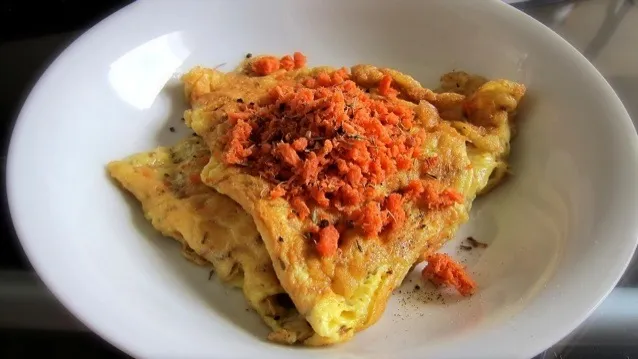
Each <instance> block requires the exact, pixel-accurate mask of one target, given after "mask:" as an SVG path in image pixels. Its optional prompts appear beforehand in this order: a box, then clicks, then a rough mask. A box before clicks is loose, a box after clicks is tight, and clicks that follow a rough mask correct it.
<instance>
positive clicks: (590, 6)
mask: <svg viewBox="0 0 638 359" xmlns="http://www.w3.org/2000/svg"><path fill="white" fill-rule="evenodd" d="M450 1H459V0H450ZM476 1H482V0H476ZM131 2H133V1H132V0H99V1H80V0H49V1H47V2H42V3H38V4H37V5H36V4H34V2H32V1H18V0H3V1H0V29H1V30H0V79H1V80H2V85H3V86H0V146H1V150H2V152H1V170H2V174H1V176H0V182H1V184H2V188H3V190H4V188H5V184H4V180H5V174H4V171H5V161H6V153H7V147H8V143H9V138H10V134H11V130H12V127H13V123H14V121H15V118H16V116H17V112H18V111H19V109H20V106H21V104H22V102H23V101H24V99H25V97H26V96H27V95H28V92H29V90H30V89H31V87H32V86H33V84H34V83H35V81H36V80H37V79H38V77H39V76H40V75H41V73H42V72H43V71H44V70H45V69H46V66H47V65H48V64H49V63H50V62H51V61H52V60H53V59H55V57H56V56H57V55H58V54H59V53H60V52H61V51H62V50H64V48H66V46H68V45H69V44H70V43H71V42H72V41H73V40H74V39H75V38H77V37H78V36H80V35H81V34H82V33H83V32H84V31H86V30H87V29H88V28H90V27H91V26H92V25H94V24H95V23H96V22H98V21H99V20H101V19H103V18H104V17H106V16H108V15H110V14H111V13H113V12H114V11H117V10H118V9H120V8H122V7H124V6H126V5H127V4H129V3H131ZM505 2H508V3H510V4H511V5H512V6H515V7H517V8H519V9H521V10H522V11H524V12H526V13H527V14H529V15H530V16H532V17H534V18H536V19H537V20H539V21H540V22H542V23H544V24H545V25H547V26H548V27H550V28H552V29H553V30H554V31H556V32H557V33H558V34H560V35H561V36H563V38H565V39H566V40H567V41H569V42H570V43H571V44H572V45H573V46H574V47H576V48H577V49H578V50H579V51H581V52H582V53H583V54H584V55H585V56H586V57H587V58H588V59H589V60H590V61H591V62H592V63H593V64H594V65H595V66H596V67H597V68H598V69H599V71H600V72H601V73H602V74H603V75H604V76H605V77H606V79H607V80H608V81H609V83H610V84H611V85H612V87H613V88H614V89H615V90H616V92H617V94H618V96H619V97H620V99H621V100H622V101H623V103H624V104H625V107H626V108H627V110H628V111H629V114H630V115H631V116H632V119H634V123H636V122H637V121H638V5H637V4H636V2H637V1H636V0H508V1H505ZM610 120H611V119H610ZM1 208H2V212H1V213H0V237H1V238H2V240H1V241H0V358H21V357H24V356H27V355H33V354H36V352H37V353H42V352H46V353H47V356H49V357H53V358H56V357H69V356H73V355H79V356H80V355H83V356H88V357H98V358H100V357H105V358H113V357H116V358H117V357H122V358H126V357H127V356H126V355H125V354H124V353H122V352H120V351H119V350H118V349H116V348H113V347H112V346H111V345H110V344H108V343H106V342H104V341H103V340H101V339H100V338H99V337H97V336H96V335H94V334H92V333H91V332H90V331H89V330H88V329H87V328H86V327H85V326H84V325H82V324H81V323H80V322H79V321H77V320H76V319H75V318H74V317H73V316H72V315H70V314H69V313H68V312H67V311H66V310H65V309H64V308H63V307H62V306H61V305H60V304H59V303H58V302H57V300H56V299H55V298H54V297H53V296H52V295H51V294H50V293H49V291H48V290H47V289H46V288H45V287H44V286H43V285H42V283H41V282H40V281H39V280H38V277H37V275H36V274H35V273H34V272H33V270H32V269H31V267H30V265H29V263H28V261H27V260H26V258H25V257H24V255H23V253H22V250H21V249H20V245H19V243H18V240H17V238H16V237H15V233H14V231H13V226H12V225H11V219H10V216H9V212H8V209H7V204H6V196H4V197H3V201H2V207H1ZM591 285H596V283H592V284H591ZM536 358H539V359H540V358H543V359H544V358H561V359H565V358H603V359H605V358H620V359H627V358H638V263H637V261H636V259H635V258H634V261H633V262H632V264H631V265H630V268H629V269H628V270H627V272H626V274H625V276H624V277H623V278H622V279H621V281H620V283H619V285H618V287H617V288H616V289H615V290H614V291H613V292H612V293H611V295H610V296H609V297H608V298H607V299H606V300H605V301H604V302H603V303H602V304H601V306H600V307H599V308H598V309H597V310H596V311H595V312H594V313H593V315H592V316H591V317H590V318H589V319H588V320H587V321H586V322H585V323H584V324H583V325H581V327H579V328H578V329H577V330H576V331H575V332H573V333H572V334H570V335H569V336H568V337H567V338H565V339H564V340H563V341H561V342H560V343H558V344H556V345H555V346H554V347H552V348H549V349H548V350H547V351H545V352H543V353H540V354H539V355H538V356H537V357H536Z"/></svg>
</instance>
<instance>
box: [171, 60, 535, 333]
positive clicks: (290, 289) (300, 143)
mask: <svg viewBox="0 0 638 359" xmlns="http://www.w3.org/2000/svg"><path fill="white" fill-rule="evenodd" d="M304 63H305V59H304V58H303V56H302V55H300V54H295V56H294V57H291V56H287V57H284V58H282V59H277V58H274V57H272V56H263V57H255V58H252V59H250V60H248V61H246V62H245V63H244V64H243V65H242V66H240V68H239V69H238V70H236V71H234V72H230V73H223V72H221V71H217V70H213V69H205V68H199V67H198V68H195V69H193V70H191V71H190V72H189V73H187V74H186V75H185V76H184V77H183V81H184V84H185V92H186V96H187V98H188V100H189V102H190V105H191V108H190V109H189V110H187V111H186V112H185V114H184V118H185V120H186V124H187V125H188V126H189V127H191V128H192V129H193V130H194V131H195V133H196V134H197V135H198V136H200V137H201V138H202V139H203V141H204V142H205V143H206V146H207V148H208V150H209V151H210V154H211V155H210V158H209V159H208V163H207V164H206V165H205V167H204V168H203V170H202V171H201V177H200V179H201V181H202V182H203V183H204V184H205V185H206V186H208V187H210V188H213V189H215V190H216V191H218V192H219V193H221V194H224V195H226V196H228V197H229V198H231V199H232V200H234V201H235V202H236V203H238V204H239V205H240V206H241V208H242V209H243V210H244V211H245V212H246V213H247V214H248V215H249V217H250V218H252V220H253V221H254V224H255V226H256V229H257V231H258V233H259V234H260V235H261V238H262V240H263V244H264V247H260V248H263V250H265V251H266V252H267V253H268V256H269V259H270V263H269V265H271V268H272V269H273V270H274V273H275V274H276V277H277V279H278V280H279V283H280V285H281V288H283V291H285V293H287V294H288V295H289V297H290V299H292V302H293V303H294V307H295V308H296V310H297V311H298V313H299V314H300V316H301V317H303V318H305V320H306V321H307V322H308V323H309V325H310V326H311V327H312V332H313V334H312V335H311V336H308V337H307V338H305V339H304V340H300V341H303V343H304V344H306V345H325V344H331V343H338V342H343V341H346V340H348V339H350V338H352V336H353V335H354V334H355V333H356V332H357V331H360V330H363V329H365V328H366V327H368V326H370V325H372V324H373V323H374V322H376V321H377V320H378V319H379V317H380V316H381V314H382V313H383V311H384V308H385V306H386V303H387V301H388V298H389V296H390V294H391V293H392V291H393V290H394V289H395V288H396V287H397V286H398V285H399V284H400V283H401V281H402V280H403V278H404V277H405V276H406V274H407V273H408V271H409V270H410V268H411V267H412V266H413V265H414V264H415V263H417V262H419V261H421V260H422V259H423V258H425V257H424V254H426V255H427V254H428V253H432V252H434V251H436V250H437V249H438V248H440V246H441V245H442V244H443V243H444V242H445V241H446V240H447V239H449V238H451V237H452V236H453V234H454V232H455V231H456V229H457V228H458V226H459V225H460V224H462V223H463V222H465V221H466V220H467V219H468V212H469V210H470V207H471V203H472V201H473V200H474V199H475V197H476V196H477V195H478V194H479V193H482V192H486V191H487V190H488V189H490V188H491V187H493V185H495V184H496V183H498V182H499V181H500V179H502V178H503V176H504V174H505V173H506V170H507V165H506V160H507V156H508V154H509V142H510V138H511V133H512V129H513V123H514V122H513V119H514V115H515V112H516V108H517V106H518V103H519V102H520V100H521V98H522V97H523V95H524V93H525V87H524V86H523V85H520V84H517V83H514V82H511V81H507V80H495V81H486V80H485V79H482V78H480V77H475V76H469V75H467V74H465V73H461V72H454V73H450V74H446V75H444V76H443V77H442V84H441V88H440V89H439V90H438V91H437V92H434V91H431V90H429V89H426V88H423V87H422V86H421V85H420V84H419V83H418V82H417V81H415V80H414V79H413V78H411V77H409V76H407V75H404V74H402V73H400V72H397V71H395V70H391V69H383V68H376V67H374V66H371V65H358V66H354V67H353V68H351V69H350V70H348V69H332V68H327V67H322V68H313V69H309V68H306V67H305V66H304ZM209 195H211V194H209ZM221 213H223V212H213V211H211V212H210V213H209V215H210V218H209V219H208V220H214V218H215V217H216V216H220V214H221ZM189 215H190V214H189ZM254 238H256V234H255V236H254ZM254 238H253V240H254ZM238 240H240V239H238ZM241 240H243V241H246V240H248V239H247V238H243V239H241ZM255 242H256V240H255ZM260 256H261V254H260ZM260 258H261V257H260ZM264 262H265V261H264ZM245 275H247V273H245ZM244 289H245V292H246V287H244ZM276 291H277V292H278V293H280V292H279V289H277V290H276ZM246 295H247V296H250V295H251V294H250V293H248V292H246Z"/></svg>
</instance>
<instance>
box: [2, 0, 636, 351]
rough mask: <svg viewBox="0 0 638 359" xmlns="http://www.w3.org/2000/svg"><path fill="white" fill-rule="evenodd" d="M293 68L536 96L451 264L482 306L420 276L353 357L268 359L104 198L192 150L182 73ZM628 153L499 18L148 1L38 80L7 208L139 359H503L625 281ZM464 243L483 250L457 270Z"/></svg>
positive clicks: (543, 338) (591, 95)
mask: <svg viewBox="0 0 638 359" xmlns="http://www.w3.org/2000/svg"><path fill="white" fill-rule="evenodd" d="M281 9H285V11H282V10H281ZM297 50H299V51H303V52H304V53H306V55H308V57H309V60H310V64H311V65H323V64H328V65H336V66H342V65H345V66H350V65H353V64H356V63H371V64H375V65H379V66H387V67H393V68H396V69H398V70H400V71H403V72H405V73H408V74H411V75H413V76H414V77H415V78H417V79H418V80H420V81H421V82H422V83H423V84H425V85H429V86H435V85H436V84H437V80H438V77H439V75H441V74H442V73H444V72H447V71H450V70H453V69H462V70H465V71H468V72H474V73H478V74H482V75H484V76H487V77H490V78H507V79H512V80H516V81H520V82H522V83H524V84H525V85H526V86H527V87H528V95H527V96H526V98H525V100H524V102H523V104H522V108H521V110H520V114H519V116H518V120H517V121H518V124H519V131H518V136H517V137H516V139H515V140H514V142H513V145H512V148H513V151H512V157H511V164H512V170H513V173H514V175H513V176H512V177H511V178H510V179H509V181H508V182H506V183H505V184H504V185H503V186H502V187H500V188H499V189H498V190H496V191H494V192H493V193H491V194H489V196H486V197H485V198H482V199H480V200H479V201H477V203H476V205H475V207H474V208H473V210H472V214H471V217H472V219H471V221H470V222H469V223H467V224H466V225H465V226H463V228H462V230H461V231H460V233H458V235H457V238H456V239H455V240H453V241H452V242H450V244H449V245H448V246H447V247H446V250H447V251H449V252H451V253H454V254H455V255H456V256H458V257H460V258H462V260H463V261H464V262H465V263H466V264H467V265H468V266H469V268H470V270H471V272H472V273H474V276H475V278H476V280H477V282H478V284H479V286H480V291H479V293H478V294H477V295H475V296H473V297H472V298H469V299H463V300H458V299H455V297H454V296H451V295H448V294H446V293H443V295H442V296H440V297H439V296H437V295H436V294H432V293H433V291H432V288H430V287H428V286H427V285H425V288H424V289H423V288H422V289H421V290H419V291H415V290H414V287H415V285H416V284H419V285H420V286H421V287H423V286H424V285H423V283H421V282H420V281H419V279H418V274H417V273H413V274H412V275H411V276H410V277H409V279H408V280H407V281H406V282H405V283H404V286H403V287H402V288H401V289H400V290H398V291H397V293H396V294H395V296H394V297H393V299H392V301H391V303H390V304H389V306H388V308H387V310H386V313H385V314H384V316H383V318H382V319H381V320H380V321H379V323H378V324H377V325H375V326H373V327H371V328H370V329H368V330H366V331H365V332H362V333H360V335H358V336H357V337H356V338H355V339H354V340H353V341H352V342H349V343H346V344H344V345H340V346H336V347H332V348H327V349H321V350H310V349H294V350H291V349H290V348H283V347H279V346H275V345H272V344H270V343H267V342H265V341H264V339H263V338H264V336H265V333H266V329H265V327H264V326H263V325H262V324H261V323H260V321H259V319H258V318H257V316H256V315H255V314H254V313H249V312H247V310H246V309H247V305H246V303H245V301H244V300H243V298H241V295H240V293H239V292H238V291H236V290H232V289H227V288H226V287H224V286H222V285H221V284H220V283H218V281H217V280H215V279H213V280H209V279H208V272H207V270H205V269H203V268H198V267H195V266H194V265H192V264H190V263H188V262H186V261H185V260H184V259H183V257H182V256H181V255H180V253H179V250H178V246H177V244H175V243H173V241H171V240H168V239H164V238H161V237H160V236H159V235H158V234H157V233H155V231H154V230H153V229H152V227H151V226H150V224H148V223H147V222H146V220H145V219H144V218H143V215H142V212H141V209H140V208H139V206H138V204H137V203H136V201H135V200H134V199H132V198H131V197H130V196H126V195H124V194H123V192H122V191H120V190H119V189H118V188H117V187H116V186H115V184H114V183H113V182H112V181H111V180H109V178H108V177H107V175H106V172H105V168H104V166H105V164H106V163H107V162H108V161H110V160H113V159H118V158H121V157H124V156H127V155H129V154H131V153H134V152H138V151H145V150H149V149H151V148H153V147H155V146H157V145H170V144H172V143H174V142H176V141H178V140H179V139H180V138H182V137H184V136H186V135H188V134H190V131H188V130H187V129H186V128H185V127H184V125H183V123H182V122H181V117H182V115H181V114H182V111H183V110H184V108H185V105H184V103H183V95H182V88H181V86H180V84H179V81H178V80H177V79H178V77H179V74H180V73H183V72H185V71H187V70H188V69H189V68H191V67H192V66H195V65H204V66H217V65H221V66H222V68H224V69H232V68H233V67H234V66H235V65H236V64H237V63H238V62H239V61H240V60H241V59H242V57H243V56H244V55H245V54H246V53H248V52H251V53H254V54H257V53H275V54H280V53H290V52H292V51H297ZM169 127H175V128H176V129H177V131H176V132H171V131H169ZM637 153H638V151H637V148H636V134H635V132H634V130H633V127H632V126H631V123H630V121H629V118H628V116H627V114H626V111H625V110H624V108H623V107H622V105H621V104H620V102H619V101H618V99H617V98H616V96H615V95H614V93H613V91H612V90H611V88H610V87H609V86H608V85H607V84H606V82H605V81H604V80H603V79H602V78H601V77H600V75H599V74H598V73H597V72H596V71H595V70H594V69H593V67H592V66H591V65H590V64H589V63H588V62H587V61H586V60H584V58H582V56H580V55H579V54H578V53H577V52H576V51H575V50H574V49H573V48H571V47H570V46H569V45H567V44H566V43H565V42H564V41H563V40H561V39H560V38H558V36H557V35H555V34H553V33H551V32H550V31H549V30H548V29H546V28H544V27H543V26H542V25H540V24H538V23H536V22H535V21H533V20H531V19H530V18H528V17H526V16H525V15H523V14H521V13H518V12H517V11H515V10H513V9H510V8H509V7H507V6H506V5H503V4H501V3H499V2H497V1H485V2H483V1H481V2H474V1H442V0H441V1H420V2H417V1H408V0H405V1H394V2H387V1H381V0H379V1H367V0H366V1H364V0H354V1H348V2H339V1H337V0H334V1H333V0H330V1H321V2H295V1H292V0H290V1H285V0H281V1H275V2H272V1H269V2H258V1H252V2H248V1H235V2H232V3H231V2H221V1H220V2H203V1H201V2H200V1H185V2H170V1H157V2H153V5H149V4H148V3H144V2H141V3H136V4H134V5H132V6H130V7H129V8H127V9H125V10H124V11H121V12H119V13H117V14H116V15H114V16H113V17H112V18H110V19H108V20H106V21H104V22H103V23H101V24H99V25H98V26H96V27H95V28H94V29H92V30H91V31H89V33H87V34H86V35H84V36H83V37H82V38H81V39H80V40H78V41H77V42H76V43H75V44H73V45H72V46H71V47H70V48H69V49H68V50H67V51H66V52H65V53H63V54H62V55H61V56H60V58H59V59H58V60H57V61H56V62H55V63H54V64H53V65H52V66H51V67H50V69H49V70H48V71H47V72H46V73H45V75H44V76H43V77H42V79H41V80H40V82H39V83H38V84H37V85H36V87H35V89H34V90H33V92H32V94H31V95H30V97H29V99H28V100H27V102H26V103H25V106H24V108H23V111H22V112H21V114H20V117H19V120H18V123H17V125H16V129H15V132H14V136H13V138H12V142H11V148H10V157H9V164H8V191H9V200H10V206H11V213H12V217H13V219H14V222H15V225H16V229H17V231H18V234H19V236H20V238H21V241H22V244H23V246H24V248H25V251H26V253H27V255H28V256H29V258H30V260H31V261H32V263H33V265H34V267H35V268H36V270H38V272H39V274H40V275H41V276H42V278H43V279H44V281H45V282H46V283H47V284H48V285H49V287H50V288H51V289H52V290H53V291H54V293H55V294H56V295H57V296H58V297H59V298H60V299H61V300H62V302H63V303H64V304H65V305H67V306H68V307H69V308H70V309H71V310H72V311H73V312H74V314H76V315H77V316H78V317H79V318H80V319H82V320H83V321H84V322H85V323H87V324H89V325H90V326H91V327H92V328H93V329H94V330H96V331H97V332H98V333H99V334H101V335H103V336H105V337H106V338H107V339H109V340H111V341H113V342H114V343H115V344H116V345H118V346H120V347H121V348H122V349H124V350H126V351H129V352H130V353H133V354H135V355H136V356H150V357H157V356H162V357H175V356H179V357H192V356H208V357H210V356H214V354H218V355H219V356H223V357H226V358H228V357H233V356H234V357H242V358H243V357H247V356H248V355H261V356H262V357H273V358H274V357H277V358H282V357H283V358H288V357H291V358H292V357H297V356H298V355H300V353H299V351H301V350H303V351H304V352H305V353H304V354H303V355H304V356H307V357H315V356H317V357H319V356H322V357H325V356H326V355H328V354H334V355H338V356H339V357H352V358H355V357H362V356H366V357H370V356H375V357H381V358H385V357H388V356H389V355H395V356H404V357H414V356H417V357H423V356H428V355H431V356H437V355H438V356H440V357H458V356H467V355H468V353H472V357H474V358H478V357H491V358H495V357H507V358H513V357H529V356H532V355H534V354H536V353H537V352H538V351H540V350H542V349H544V348H545V347H547V346H549V345H551V344H552V343H553V342H554V341H556V340H558V339H560V338H561V337H562V336H564V335H566V334H567V333H568V332H569V331H570V330H572V329H573V328H574V327H575V326H576V325H577V324H579V323H580V321H582V320H583V319H584V317H585V316H586V315H587V314H588V313H589V312H590V311H591V310H592V309H593V308H594V306H595V305H597V303H598V302H599V301H600V300H601V299H602V298H603V297H604V296H605V295H606V294H607V293H608V291H609V290H610V289H611V288H612V287H613V286H614V284H615V282H616V281H617V279H618V278H619V276H620V274H621V273H622V271H623V270H624V268H625V266H626V264H627V261H628V260H629V258H630V257H631V254H632V252H633V250H634V247H635V245H636V234H637V231H636V225H635V223H634V218H636V215H637V214H638V213H637V212H638V211H637V210H636V208H637V207H636V203H638V198H637V194H636V191H635V190H634V187H633V183H632V182H633V180H634V179H635V178H636V175H637V166H636V164H637V161H636V154H637ZM470 235H471V236H473V237H475V238H476V239H478V240H480V241H483V242H487V243H489V247H488V248H486V249H475V250H472V251H470V252H466V251H460V250H459V244H460V242H461V241H462V240H463V238H465V237H467V236H470ZM222 353H223V354H222Z"/></svg>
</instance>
